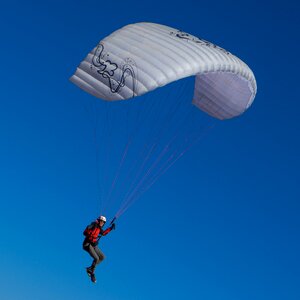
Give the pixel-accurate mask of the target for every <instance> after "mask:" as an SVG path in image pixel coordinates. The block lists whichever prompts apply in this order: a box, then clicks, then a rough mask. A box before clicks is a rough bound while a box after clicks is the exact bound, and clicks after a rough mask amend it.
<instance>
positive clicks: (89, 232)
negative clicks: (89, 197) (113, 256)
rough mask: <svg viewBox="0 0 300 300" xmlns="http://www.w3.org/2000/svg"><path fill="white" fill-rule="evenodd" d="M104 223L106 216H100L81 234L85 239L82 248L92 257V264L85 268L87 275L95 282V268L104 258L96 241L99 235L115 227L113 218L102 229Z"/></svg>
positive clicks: (105, 233)
mask: <svg viewBox="0 0 300 300" xmlns="http://www.w3.org/2000/svg"><path fill="white" fill-rule="evenodd" d="M105 223H106V218H105V217H104V216H100V217H99V218H97V220H96V221H94V222H92V223H91V224H90V225H88V226H87V227H86V228H85V230H84V232H83V234H84V236H85V239H84V241H83V245H82V247H83V249H84V250H85V251H87V252H88V253H89V254H90V256H91V257H92V258H93V259H94V260H93V262H92V265H91V266H90V267H88V268H86V271H87V273H88V275H89V276H90V277H91V280H92V282H94V283H95V282H96V276H95V269H96V266H97V265H98V264H100V263H101V262H102V261H103V259H104V258H105V256H104V254H103V253H102V251H101V250H100V249H99V247H98V242H99V239H100V238H101V236H104V235H107V234H108V233H109V232H111V231H112V230H114V229H115V227H116V225H115V223H114V220H113V221H112V222H111V226H110V227H108V228H107V229H105V230H103V226H104V225H105Z"/></svg>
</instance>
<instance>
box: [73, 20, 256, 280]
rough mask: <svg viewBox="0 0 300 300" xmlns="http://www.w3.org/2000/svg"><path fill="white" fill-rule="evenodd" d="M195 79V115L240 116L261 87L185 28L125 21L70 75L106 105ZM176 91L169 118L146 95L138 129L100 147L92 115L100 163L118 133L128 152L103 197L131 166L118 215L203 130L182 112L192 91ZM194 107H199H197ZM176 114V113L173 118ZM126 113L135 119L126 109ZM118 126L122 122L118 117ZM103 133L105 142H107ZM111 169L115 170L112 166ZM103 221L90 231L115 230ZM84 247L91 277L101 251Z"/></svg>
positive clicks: (230, 56) (220, 50)
mask: <svg viewBox="0 0 300 300" xmlns="http://www.w3.org/2000/svg"><path fill="white" fill-rule="evenodd" d="M190 76H195V83H194V90H193V101H192V104H193V106H192V105H189V107H192V108H193V111H192V113H193V112H194V111H195V110H196V111H197V112H198V113H199V110H202V111H203V112H205V113H206V114H207V115H209V116H210V117H212V118H211V119H213V120H215V119H218V120H226V119H231V118H234V117H237V116H239V115H241V114H242V113H244V112H245V111H246V110H247V109H248V108H249V107H250V106H251V104H252V102H253V100H254V98H255V95H256V91H257V86H256V80H255V77H254V74H253V72H252V71H251V69H250V68H249V67H248V66H247V65H246V64H245V63H244V62H243V61H242V60H240V59H239V58H238V57H236V56H235V55H233V54H231V53H230V52H228V51H227V50H225V49H223V48H221V47H219V46H217V45H215V44H213V43H210V42H208V41H206V40H204V39H200V38H197V37H195V36H193V35H191V34H188V33H185V32H183V31H181V30H177V29H174V28H171V27H168V26H164V25H160V24H154V23H145V22H143V23H136V24H130V25H127V26H125V27H123V28H121V29H119V30H117V31H115V32H113V33H112V34H110V35H109V36H107V37H106V38H104V39H103V40H101V41H100V42H99V44H98V45H97V46H96V47H95V48H94V49H93V50H92V51H91V52H90V53H89V54H88V55H87V56H86V58H85V59H84V60H83V61H82V62H81V63H80V65H79V66H78V67H77V70H76V72H75V73H74V75H73V76H72V77H71V78H70V80H71V81H72V82H73V83H74V84H76V85H77V86H78V87H80V88H81V89H83V90H84V91H86V92H88V93H89V94H91V95H93V96H95V97H97V98H100V99H102V100H106V101H107V103H110V102H112V101H113V102H116V100H119V103H121V102H131V101H120V100H128V99H131V98H135V97H137V96H142V95H144V94H147V93H148V92H151V91H154V90H155V89H157V88H160V87H163V86H165V85H168V84H171V83H173V82H176V81H179V80H180V79H184V78H187V77H190ZM175 94H176V96H175V97H173V98H172V99H171V100H172V101H170V108H169V111H168V112H166V113H165V115H163V114H162V116H163V117H161V119H159V118H160V116H159V113H160V112H162V111H163V109H164V105H165V104H166V103H164V102H165V101H163V100H161V101H160V100H157V101H156V103H158V104H159V105H157V108H156V109H154V108H153V107H154V104H153V103H154V102H155V101H150V100H149V101H148V100H147V101H148V102H147V101H146V100H144V103H146V105H147V103H150V105H149V107H148V108H147V107H146V109H145V111H146V113H145V115H142V116H141V117H140V115H139V113H140V112H138V117H137V118H136V119H137V120H138V121H137V122H134V121H133V122H132V124H133V127H134V125H135V128H134V129H133V130H132V132H131V133H130V134H128V138H127V140H126V138H125V137H126V136H127V135H126V134H123V132H122V133H119V135H118V138H116V139H113V138H112V136H113V134H112V130H110V131H108V133H107V134H105V133H104V134H103V135H102V138H103V140H102V146H101V147H99V148H98V143H97V132H96V130H97V114H98V112H96V113H95V116H96V121H95V124H96V125H95V130H94V131H95V141H96V142H95V144H96V152H97V151H100V150H97V149H107V150H106V151H105V150H104V152H106V155H104V158H103V163H102V165H101V166H102V168H104V166H105V165H106V164H108V159H107V158H108V156H109V155H108V152H110V153H111V155H115V154H114V153H115V152H114V151H113V150H112V149H111V147H109V146H108V145H112V144H116V141H117V140H118V139H119V138H120V137H122V138H124V139H125V146H123V147H117V148H118V150H119V149H120V148H122V149H123V150H122V151H121V154H119V158H118V159H117V158H116V157H114V159H113V163H115V162H116V161H119V164H118V165H117V166H115V165H114V166H115V168H116V172H115V175H113V176H112V179H111V183H110V184H105V185H106V186H109V187H108V191H107V193H106V194H107V195H106V196H103V198H106V200H107V203H108V202H109V201H108V200H110V199H111V198H112V197H113V196H112V194H113V192H114V191H115V190H117V189H116V186H117V182H118V181H121V180H120V177H121V170H122V169H127V170H128V173H127V174H125V175H124V176H123V177H124V180H127V181H128V182H126V184H124V186H125V188H127V190H126V191H125V192H124V193H123V196H121V198H122V199H123V200H122V201H121V206H120V208H119V210H118V211H117V213H116V214H115V215H114V216H115V218H118V217H119V216H120V215H122V214H123V213H124V212H125V211H126V210H127V209H128V208H129V207H130V206H131V205H132V204H133V202H134V201H135V200H136V199H137V198H138V197H140V195H141V194H142V193H144V192H145V191H146V190H147V189H148V188H149V187H150V186H151V185H152V184H153V183H154V182H155V181H156V180H157V179H158V178H159V177H160V176H161V175H162V174H164V172H166V170H168V168H170V166H172V165H173V164H174V163H175V162H176V161H177V160H178V159H179V158H180V157H181V156H182V155H183V154H184V153H185V152H186V151H187V150H188V149H190V147H191V146H192V145H193V144H194V143H195V142H196V141H197V140H198V139H199V137H201V136H202V135H203V133H204V132H205V130H206V129H205V128H204V129H203V128H201V127H200V126H199V125H198V124H197V119H196V122H195V123H190V120H191V119H192V118H191V117H190V114H189V113H186V111H185V109H182V104H185V103H187V102H186V101H183V100H182V99H184V98H185V94H187V93H182V91H181V92H178V91H176V92H175ZM182 95H183V97H182ZM176 98H177V99H176ZM178 99H179V101H177V100H178ZM151 100H153V99H151ZM132 102H134V101H132ZM166 102H167V101H166ZM106 107H107V108H108V109H109V108H110V105H109V104H107V106H106ZM195 107H196V108H197V109H194V108H195ZM186 110H187V109H186ZM120 111H122V108H120ZM137 111H139V110H138V109H137ZM151 111H154V113H153V112H152V114H153V118H152V123H151V121H149V122H148V126H147V125H145V126H144V127H146V128H147V130H145V131H142V126H141V124H142V122H146V121H145V120H147V119H148V118H149V119H150V117H149V116H151ZM175 114H177V116H176V118H175ZM111 115H112V120H113V121H115V120H118V115H117V114H116V113H115V111H114V112H113V113H111ZM164 116H165V117H164ZM125 118H126V120H128V119H130V118H129V114H128V112H126V116H125ZM99 119H100V118H99ZM101 120H102V123H103V128H104V131H105V129H106V130H107V128H108V127H109V126H110V125H111V124H112V123H113V124H114V122H113V121H111V122H109V113H106V114H105V115H103V116H101ZM120 120H121V118H120V119H119V121H120ZM160 120H163V121H162V122H161V126H160V127H159V126H158V125H157V124H159V123H160ZM173 120H175V122H174V121H173ZM172 121H173V123H172ZM188 124H190V125H188ZM119 125H122V124H121V122H120V124H119ZM155 126H157V127H156V128H155ZM125 127H127V126H124V125H123V126H119V127H118V128H117V129H118V130H123V129H124V128H125ZM153 128H154V129H153ZM172 129H174V130H173V133H171V134H170V136H169V137H165V136H164V134H165V133H170V132H172ZM145 132H147V134H149V132H150V134H149V136H150V137H151V139H148V138H147V137H146V133H145ZM137 136H139V139H140V140H141V141H142V142H141V146H139V149H138V150H137V151H135V152H134V153H133V157H134V159H133V161H130V163H129V164H127V165H126V159H127V158H128V156H129V154H128V153H129V152H130V151H129V149H130V148H131V147H132V145H133V144H134V141H135V140H137V139H138V138H135V137H137ZM105 137H107V139H108V142H105V141H104V138H105ZM180 138H181V140H180ZM109 139H111V140H113V143H112V142H111V141H110V142H109ZM178 141H179V143H178ZM178 144H179V146H178ZM96 156H97V163H96V165H97V167H99V161H98V160H99V157H100V155H99V152H97V155H96ZM139 157H140V159H139ZM110 169H112V167H111V166H110ZM102 174H105V175H103V179H102V180H100V179H99V181H100V182H101V181H102V182H104V181H105V177H107V176H106V171H105V170H102ZM103 185H104V184H103ZM125 188H124V189H125ZM99 190H100V188H99ZM99 222H100V223H99ZM99 222H98V223H92V224H94V225H92V228H97V229H95V230H97V232H99V233H101V234H102V235H105V234H107V233H108V232H110V231H111V230H112V229H114V227H112V226H111V227H110V228H108V229H106V230H105V231H102V226H103V225H104V223H103V220H101V219H100V220H99ZM101 224H102V225H101ZM93 230H94V229H93ZM96 235H97V234H96ZM93 243H94V242H93ZM84 249H85V250H86V251H88V252H89V253H90V254H91V256H92V257H93V258H94V262H93V265H92V266H91V267H90V268H88V269H87V272H88V274H89V275H90V276H91V278H92V280H93V278H94V272H93V270H94V269H95V266H96V265H97V263H98V262H99V261H101V260H102V258H103V257H104V256H103V255H102V253H101V252H99V251H98V250H97V248H96V250H97V251H98V254H97V256H96V255H93V254H92V253H93V249H94V248H93V249H92V251H90V250H88V248H87V247H84ZM94 250H95V249H94ZM97 251H96V252H97Z"/></svg>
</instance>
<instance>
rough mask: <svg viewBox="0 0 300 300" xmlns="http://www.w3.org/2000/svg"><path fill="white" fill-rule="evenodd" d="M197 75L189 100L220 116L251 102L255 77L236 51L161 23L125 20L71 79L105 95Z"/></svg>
mask: <svg viewBox="0 0 300 300" xmlns="http://www.w3.org/2000/svg"><path fill="white" fill-rule="evenodd" d="M192 75H195V76H196V81H195V90H194V98H193V103H194V104H195V105H196V106H197V107H198V108H200V109H201V110H203V111H205V112H206V113H208V114H209V115H211V116H213V117H215V118H218V119H222V120H223V119H229V118H232V117H235V116H238V115H240V114H242V113H243V112H244V111H245V110H246V109H247V108H248V107H249V106H250V105H251V104H252V102H253V100H254V97H255V94H256V81H255V77H254V75H253V73H252V71H251V69H250V68H249V67H248V66H247V65H246V64H245V63H244V62H242V61H241V60H240V59H239V58H238V57H236V56H234V55H232V54H231V53H230V52H228V51H226V50H224V49H223V48H221V47H218V46H216V45H214V44H212V43H210V42H207V41H205V40H202V39H199V38H197V37H195V36H192V35H190V34H188V33H185V32H182V31H180V30H176V29H174V28H171V27H167V26H164V25H159V24H153V23H137V24H131V25H127V26H125V27H123V28H121V29H119V30H117V31H115V32H114V33H112V34H111V35H109V36H108V37H106V38H105V39H103V40H102V41H100V43H99V44H98V46H97V47H95V48H94V49H93V50H92V51H91V52H90V53H89V54H88V55H87V57H86V58H85V59H84V60H83V61H82V62H81V64H80V65H79V67H78V68H77V70H76V72H75V74H74V75H73V76H72V77H71V81H72V82H73V83H75V84H76V85H78V86H79V87H80V88H82V89H83V90H85V91H87V92H88V93H90V94H92V95H94V96H96V97H98V98H101V99H104V100H108V101H111V100H124V99H129V98H132V97H135V96H140V95H143V94H145V93H147V92H149V91H152V90H154V89H156V88H158V87H161V86H164V85H166V84H168V83H170V82H173V81H176V80H179V79H181V78H185V77H188V76H192Z"/></svg>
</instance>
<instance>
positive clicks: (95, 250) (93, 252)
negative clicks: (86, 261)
mask: <svg viewBox="0 0 300 300" xmlns="http://www.w3.org/2000/svg"><path fill="white" fill-rule="evenodd" d="M82 246H83V250H85V251H87V252H88V253H89V255H90V256H91V257H92V258H93V259H94V260H93V263H92V265H91V268H92V269H93V270H95V268H96V266H97V265H98V264H100V263H101V262H102V261H103V259H104V258H105V256H104V254H103V252H102V251H101V250H100V249H99V247H98V246H97V245H96V246H93V245H92V244H91V243H89V242H87V241H84V242H83V245H82Z"/></svg>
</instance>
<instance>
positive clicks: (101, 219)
mask: <svg viewBox="0 0 300 300" xmlns="http://www.w3.org/2000/svg"><path fill="white" fill-rule="evenodd" d="M98 220H99V221H103V222H104V223H105V222H106V218H105V217H104V216H100V217H99V218H98Z"/></svg>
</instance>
